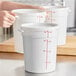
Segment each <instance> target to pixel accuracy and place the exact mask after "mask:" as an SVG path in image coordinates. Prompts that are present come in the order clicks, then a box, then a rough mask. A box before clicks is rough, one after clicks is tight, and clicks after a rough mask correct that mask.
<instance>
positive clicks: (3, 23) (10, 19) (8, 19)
mask: <svg viewBox="0 0 76 76" xmlns="http://www.w3.org/2000/svg"><path fill="white" fill-rule="evenodd" d="M14 21H15V14H14V13H12V12H11V11H0V27H5V28H8V27H10V26H11V25H12V24H13V23H14Z"/></svg>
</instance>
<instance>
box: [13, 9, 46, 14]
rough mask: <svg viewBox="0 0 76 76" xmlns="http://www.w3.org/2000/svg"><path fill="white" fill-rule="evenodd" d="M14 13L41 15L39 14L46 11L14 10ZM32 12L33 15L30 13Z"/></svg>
mask: <svg viewBox="0 0 76 76" xmlns="http://www.w3.org/2000/svg"><path fill="white" fill-rule="evenodd" d="M12 12H13V13H16V14H25V13H26V14H39V13H45V11H44V10H41V9H15V10H12ZM30 12H31V13H30Z"/></svg>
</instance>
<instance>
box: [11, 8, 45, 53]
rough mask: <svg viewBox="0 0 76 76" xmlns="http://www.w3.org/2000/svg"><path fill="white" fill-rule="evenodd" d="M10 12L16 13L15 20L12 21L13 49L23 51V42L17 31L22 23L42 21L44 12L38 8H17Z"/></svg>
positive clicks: (43, 20)
mask: <svg viewBox="0 0 76 76" xmlns="http://www.w3.org/2000/svg"><path fill="white" fill-rule="evenodd" d="M12 12H14V13H16V15H17V16H16V21H15V23H14V26H13V28H14V39H15V49H16V51H17V52H19V53H23V43H22V36H21V33H20V32H19V31H18V29H19V28H20V26H21V25H22V24H23V23H31V22H32V23H43V22H45V15H46V12H44V11H42V10H39V9H17V10H13V11H12Z"/></svg>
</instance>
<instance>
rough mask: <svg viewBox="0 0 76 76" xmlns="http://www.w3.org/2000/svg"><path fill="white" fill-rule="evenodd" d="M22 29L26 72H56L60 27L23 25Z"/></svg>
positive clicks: (40, 24) (42, 24)
mask: <svg viewBox="0 0 76 76" xmlns="http://www.w3.org/2000/svg"><path fill="white" fill-rule="evenodd" d="M21 29H22V35H23V46H24V56H25V70H26V71H28V72H32V73H47V72H52V71H55V68H56V52H57V30H58V26H57V25H55V24H48V23H39V24H23V25H22V28H21ZM23 31H24V32H23Z"/></svg>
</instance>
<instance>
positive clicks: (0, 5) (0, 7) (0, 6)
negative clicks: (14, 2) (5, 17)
mask: <svg viewBox="0 0 76 76" xmlns="http://www.w3.org/2000/svg"><path fill="white" fill-rule="evenodd" d="M1 9H2V2H1V1H0V10H1Z"/></svg>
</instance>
